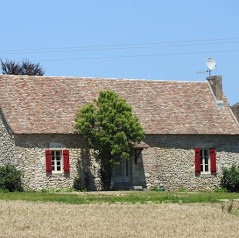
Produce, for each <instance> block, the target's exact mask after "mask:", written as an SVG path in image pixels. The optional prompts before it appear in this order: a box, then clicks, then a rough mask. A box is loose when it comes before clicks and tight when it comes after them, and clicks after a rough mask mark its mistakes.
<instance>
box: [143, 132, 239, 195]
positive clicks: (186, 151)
mask: <svg viewBox="0 0 239 238" xmlns="http://www.w3.org/2000/svg"><path fill="white" fill-rule="evenodd" d="M145 142H146V143H147V144H148V145H149V146H150V148H149V149H148V151H147V150H145V151H143V152H142V154H143V163H144V171H145V179H146V185H147V188H151V187H161V186H163V187H164V188H165V189H167V190H175V189H180V188H184V189H187V190H193V191H198V190H213V189H214V187H215V186H220V177H221V174H222V168H223V167H228V166H231V165H232V164H235V165H239V136H225V135H151V136H147V137H146V140H145ZM196 147H199V148H205V149H207V148H208V149H209V148H215V149H216V158H217V175H216V176H214V175H200V176H195V166H194V161H195V154H194V149H195V148H196ZM143 179H144V178H142V182H143Z"/></svg>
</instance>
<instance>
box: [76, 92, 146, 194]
mask: <svg viewBox="0 0 239 238" xmlns="http://www.w3.org/2000/svg"><path fill="white" fill-rule="evenodd" d="M75 122H76V123H75V128H76V130H77V131H78V133H80V134H82V135H83V136H84V138H85V139H86V140H87V142H88V145H89V147H90V148H92V149H94V150H95V151H96V156H97V158H98V159H99V162H100V166H101V169H100V174H101V181H102V184H103V189H104V190H109V189H110V187H111V179H112V171H113V168H114V166H115V165H117V164H119V163H120V161H121V160H123V159H129V157H130V153H131V151H132V150H131V149H132V148H133V144H134V143H138V142H140V141H141V140H142V138H143V137H144V131H143V128H142V126H141V125H140V122H139V120H138V118H137V117H136V116H134V115H133V114H132V108H131V106H130V105H129V104H128V103H127V102H126V100H124V99H123V98H120V97H119V96H118V95H117V94H116V93H115V92H113V91H103V92H100V94H99V97H98V100H96V101H95V102H94V103H90V104H87V105H85V106H84V107H82V108H81V110H80V111H79V112H78V113H77V115H76V119H75Z"/></svg>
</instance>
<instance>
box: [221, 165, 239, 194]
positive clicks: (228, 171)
mask: <svg viewBox="0 0 239 238" xmlns="http://www.w3.org/2000/svg"><path fill="white" fill-rule="evenodd" d="M221 186H222V188H224V189H226V190H227V191H228V192H239V166H235V165H232V167H230V168H223V170H222V178H221Z"/></svg>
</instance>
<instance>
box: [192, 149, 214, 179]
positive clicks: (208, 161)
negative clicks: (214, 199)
mask: <svg viewBox="0 0 239 238" xmlns="http://www.w3.org/2000/svg"><path fill="white" fill-rule="evenodd" d="M195 173H196V174H197V175H200V174H213V175H215V174H216V151H215V149H214V148H211V149H200V148H196V149H195Z"/></svg>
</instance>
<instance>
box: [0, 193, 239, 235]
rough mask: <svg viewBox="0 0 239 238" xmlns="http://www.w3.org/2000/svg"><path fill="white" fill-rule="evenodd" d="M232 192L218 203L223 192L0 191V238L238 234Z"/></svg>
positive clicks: (238, 213) (237, 208)
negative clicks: (217, 198) (66, 192)
mask: <svg viewBox="0 0 239 238" xmlns="http://www.w3.org/2000/svg"><path fill="white" fill-rule="evenodd" d="M34 194H35V200H33V195H34ZM205 194H207V199H206V195H205ZM215 194H216V195H215ZM180 195H181V197H180ZM238 195H239V194H229V195H227V197H228V199H229V200H223V201H221V200H220V202H218V201H216V197H220V199H221V197H223V199H225V197H226V194H224V193H156V192H141V193H138V192H128V193H126V192H111V193H76V194H55V193H0V199H1V200H0V237H1V238H15V237H18V238H21V237H33V238H34V237H39V238H41V237H44V238H48V237H49V238H50V237H51V238H53V237H93V238H94V237H101V238H103V237H126V238H127V237H139V238H141V237H204V236H206V237H210V238H211V237H238V235H239V231H238V227H239V202H238V201H237V200H236V198H237V197H238ZM24 196H25V200H28V201H22V200H23V199H20V197H23V198H24ZM62 196H63V197H64V196H65V197H66V200H65V201H63V200H64V199H63V198H62ZM137 196H138V197H141V198H142V197H143V198H144V199H141V201H140V200H139V199H138V201H137V199H136V198H137ZM164 196H165V197H164ZM157 197H161V201H160V202H159V199H158V200H157V199H156V198H157ZM162 197H164V201H162V200H163V199H162ZM173 197H176V198H177V199H179V200H177V201H176V200H173V201H170V199H171V198H173ZM184 197H187V200H184ZM190 197H192V198H193V199H192V200H190ZM232 197H233V199H234V200H231V199H232ZM26 198H28V199H26ZM77 198H78V199H79V200H77ZM126 198H127V199H126ZM133 198H134V199H133ZM196 198H197V199H199V200H200V201H203V200H205V201H206V202H202V203H200V202H194V201H195V200H196ZM54 199H55V200H57V202H54ZM119 200H121V201H119ZM130 200H131V201H130ZM143 200H144V201H143ZM210 200H211V202H210ZM79 201H81V202H79ZM82 201H84V202H82ZM189 201H192V203H191V202H189ZM212 201H213V202H212ZM69 203H70V204H69Z"/></svg>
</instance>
